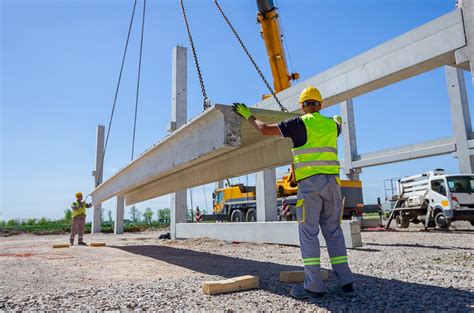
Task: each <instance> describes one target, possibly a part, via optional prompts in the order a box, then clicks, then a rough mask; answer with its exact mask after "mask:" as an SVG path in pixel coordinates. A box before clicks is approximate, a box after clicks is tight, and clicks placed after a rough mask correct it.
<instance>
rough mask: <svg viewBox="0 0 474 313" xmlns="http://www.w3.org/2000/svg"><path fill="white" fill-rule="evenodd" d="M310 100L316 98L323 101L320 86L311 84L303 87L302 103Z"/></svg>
mask: <svg viewBox="0 0 474 313" xmlns="http://www.w3.org/2000/svg"><path fill="white" fill-rule="evenodd" d="M308 100H316V101H319V102H321V103H323V97H322V96H321V93H320V92H319V90H318V88H316V87H314V86H309V87H306V88H305V89H303V91H302V92H301V94H300V103H303V102H305V101H308Z"/></svg>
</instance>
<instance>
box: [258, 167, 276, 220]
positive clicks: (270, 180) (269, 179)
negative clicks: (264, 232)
mask: <svg viewBox="0 0 474 313" xmlns="http://www.w3.org/2000/svg"><path fill="white" fill-rule="evenodd" d="M255 182H256V195H257V221H258V222H269V221H276V220H278V212H277V199H276V185H275V182H276V170H275V168H271V169H266V170H264V171H262V172H258V173H257V174H256V180H255Z"/></svg>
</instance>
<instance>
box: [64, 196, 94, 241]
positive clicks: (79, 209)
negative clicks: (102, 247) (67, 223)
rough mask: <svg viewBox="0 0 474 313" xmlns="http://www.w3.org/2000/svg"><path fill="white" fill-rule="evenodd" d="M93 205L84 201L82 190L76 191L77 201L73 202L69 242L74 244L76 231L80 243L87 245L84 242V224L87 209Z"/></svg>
mask: <svg viewBox="0 0 474 313" xmlns="http://www.w3.org/2000/svg"><path fill="white" fill-rule="evenodd" d="M90 207H92V204H90V203H86V202H85V201H82V192H78V193H76V201H74V202H73V203H72V204H71V209H72V226H71V236H70V237H69V242H70V243H71V246H72V245H74V237H75V236H76V233H77V232H79V235H78V237H79V238H78V243H77V244H78V245H82V246H85V245H86V243H85V242H84V226H85V224H86V209H88V208H90Z"/></svg>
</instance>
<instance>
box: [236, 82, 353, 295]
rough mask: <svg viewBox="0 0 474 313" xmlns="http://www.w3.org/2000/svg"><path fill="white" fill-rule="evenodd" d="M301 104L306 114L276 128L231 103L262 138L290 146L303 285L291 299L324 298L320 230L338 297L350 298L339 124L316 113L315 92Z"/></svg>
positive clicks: (305, 95) (302, 98)
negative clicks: (277, 138)
mask: <svg viewBox="0 0 474 313" xmlns="http://www.w3.org/2000/svg"><path fill="white" fill-rule="evenodd" d="M299 102H300V104H301V108H302V110H303V111H304V113H305V114H304V115H302V116H298V117H295V118H291V119H289V120H286V121H283V122H281V123H278V124H266V123H264V122H262V121H259V120H258V119H256V118H255V117H254V116H253V115H252V112H251V111H250V109H249V108H247V107H246V106H245V104H242V103H234V111H235V112H236V113H237V114H239V115H240V116H242V117H243V118H245V119H247V120H248V121H249V122H250V124H251V125H252V126H253V127H254V128H255V129H257V130H258V131H259V132H260V133H262V134H264V135H275V136H282V137H289V138H291V139H292V141H293V149H292V152H293V167H294V171H295V176H296V180H297V182H298V195H297V198H298V200H297V204H296V207H297V208H296V209H297V210H296V212H297V214H296V215H297V219H298V222H299V223H298V224H299V235H300V249H301V254H302V258H303V264H304V272H305V279H304V284H303V285H297V286H294V287H292V288H291V290H290V294H291V296H293V297H294V298H297V299H310V300H315V299H317V298H321V297H323V296H324V294H325V292H326V288H325V286H324V283H323V280H322V276H321V270H320V245H319V239H318V235H319V229H320V228H321V232H322V234H323V236H324V239H325V240H326V245H327V249H328V252H329V257H330V261H331V266H332V268H333V270H334V273H335V274H336V277H337V279H338V281H339V284H340V285H341V290H340V292H342V293H344V294H348V295H350V294H352V293H353V291H354V290H353V286H352V283H353V281H354V278H353V275H352V272H351V270H350V268H349V264H348V260H347V252H346V246H345V243H344V235H343V232H342V229H341V225H340V216H341V210H342V196H341V188H340V180H339V161H338V157H337V137H338V135H339V133H340V130H341V124H342V118H341V117H339V116H334V117H333V118H328V117H325V116H322V115H321V114H320V113H319V111H320V110H321V108H322V103H323V98H322V96H321V93H320V92H319V90H318V89H317V88H315V87H313V86H310V87H307V88H305V89H304V90H303V91H302V92H301V95H300V98H299ZM338 292H339V291H338Z"/></svg>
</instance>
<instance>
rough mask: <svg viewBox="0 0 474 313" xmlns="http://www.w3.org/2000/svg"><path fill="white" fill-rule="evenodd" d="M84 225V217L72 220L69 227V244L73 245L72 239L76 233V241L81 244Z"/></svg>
mask: <svg viewBox="0 0 474 313" xmlns="http://www.w3.org/2000/svg"><path fill="white" fill-rule="evenodd" d="M85 224H86V217H85V216H76V217H73V218H72V225H71V236H69V242H70V243H74V237H75V236H76V233H77V232H78V233H79V235H78V237H79V238H78V239H79V240H78V241H79V242H83V238H84V226H85Z"/></svg>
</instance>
